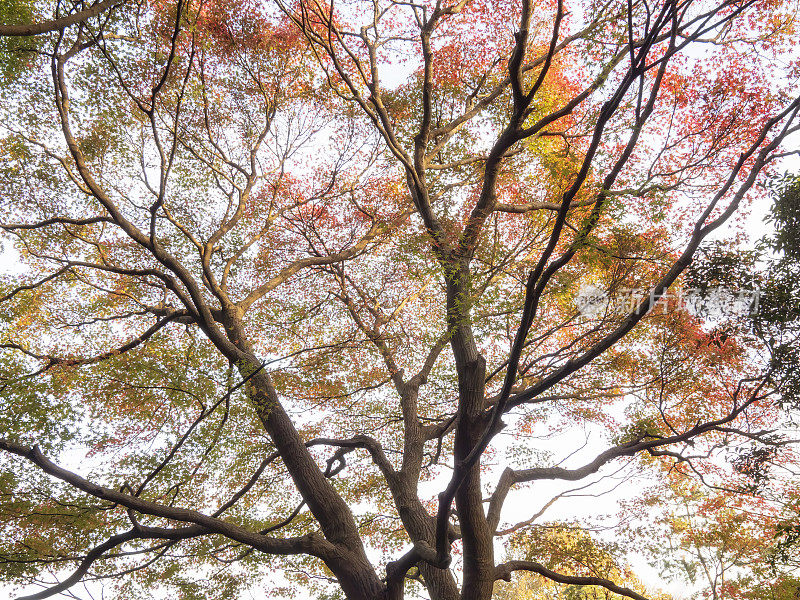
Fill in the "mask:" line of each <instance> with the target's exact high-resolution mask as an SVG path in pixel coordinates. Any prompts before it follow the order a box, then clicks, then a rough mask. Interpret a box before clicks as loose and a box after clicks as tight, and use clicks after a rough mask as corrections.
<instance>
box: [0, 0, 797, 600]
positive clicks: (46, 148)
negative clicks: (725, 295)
mask: <svg viewBox="0 0 800 600" xmlns="http://www.w3.org/2000/svg"><path fill="white" fill-rule="evenodd" d="M101 5H102V6H103V11H102V12H101V13H100V14H98V15H95V14H92V15H90V16H88V17H87V18H83V17H81V18H78V15H84V16H85V13H83V12H82V11H83V10H94V9H98V10H99V9H100V6H101ZM46 6H49V4H46V3H42V7H41V9H39V8H38V5H37V10H36V11H34V12H33V13H32V14H39V15H46V14H50V13H49V12H48V10H49V11H50V12H53V19H54V20H55V21H58V19H60V18H62V17H63V15H62V14H61V13H59V12H57V11H55V12H54V11H53V9H52V8H49V9H48V8H46ZM109 6H110V5H109ZM70 10H72V12H71V13H69V14H74V15H75V18H74V19H73V20H71V21H70V23H69V24H67V26H66V27H61V24H62V23H63V22H59V23H60V24H59V26H58V27H57V28H56V29H55V30H53V31H50V32H49V33H43V34H42V35H40V36H38V37H37V38H36V43H35V44H34V43H31V44H27V43H23V44H17V45H13V46H6V47H5V48H6V52H5V54H4V61H5V63H4V65H3V67H4V68H3V73H4V79H3V88H2V99H1V100H2V105H3V106H4V107H5V108H4V109H3V110H4V115H3V119H2V123H3V126H2V127H3V131H4V137H3V141H2V152H3V158H4V161H3V165H2V175H1V177H2V186H3V194H2V198H3V200H2V217H0V221H1V222H2V228H3V231H4V232H5V234H6V239H9V240H13V247H14V249H15V250H14V251H15V252H16V253H18V255H19V257H20V261H21V265H24V266H21V267H20V268H19V269H17V271H16V272H14V273H10V274H8V275H6V276H5V279H4V281H3V287H2V290H0V301H2V303H3V311H2V315H3V316H2V323H3V324H2V340H0V342H1V343H0V348H2V350H3V354H2V355H1V356H0V361H2V400H0V401H1V402H2V403H3V406H2V411H0V414H1V415H2V416H0V419H2V425H3V427H2V429H3V432H4V433H3V435H2V439H0V449H2V450H3V453H2V454H3V456H2V461H3V463H2V464H3V466H4V471H3V474H2V481H3V486H2V496H0V497H1V498H2V501H1V502H0V523H2V526H3V531H4V534H3V539H4V542H3V545H2V549H0V557H2V561H3V564H4V570H3V573H2V575H3V576H4V577H5V579H6V580H8V581H14V582H23V583H36V584H39V585H42V586H43V589H42V590H41V591H39V592H37V593H34V594H32V595H28V596H26V597H27V598H43V597H47V596H51V595H54V594H57V593H59V592H62V591H64V590H67V589H69V588H70V587H71V586H72V585H74V584H76V583H78V582H79V581H87V580H88V581H93V580H97V579H100V580H111V581H116V582H118V586H119V588H118V594H119V595H120V596H121V597H133V596H134V595H135V594H136V593H140V594H144V595H146V596H148V597H149V592H150V590H151V589H152V588H154V587H158V586H167V587H169V588H172V589H173V590H174V594H175V595H180V597H185V598H194V597H198V598H199V597H203V598H207V597H233V595H234V594H235V593H237V590H239V589H241V588H245V587H250V586H257V585H261V584H265V585H266V582H263V581H262V579H263V577H264V576H265V574H267V573H271V572H273V571H280V572H281V573H283V576H284V577H286V578H287V581H288V582H289V583H287V585H292V586H297V585H306V586H308V587H310V588H312V589H317V588H319V592H318V593H319V594H329V593H330V586H328V585H327V583H329V582H330V583H332V584H333V586H334V587H335V588H338V589H340V590H341V594H343V595H344V596H345V597H347V598H349V599H351V600H356V599H370V600H371V599H375V598H381V599H386V600H389V599H399V598H402V597H404V596H405V595H406V594H414V593H416V594H422V595H423V596H426V597H430V598H432V599H434V600H449V599H454V598H462V599H464V600H487V599H488V598H490V597H491V595H492V590H493V587H494V584H495V582H496V581H498V580H501V579H509V578H510V577H511V575H512V573H514V572H518V571H522V572H529V573H535V574H537V575H538V576H541V577H544V578H545V579H546V580H550V581H552V582H555V583H557V584H566V585H571V586H572V589H578V590H580V589H584V588H585V589H588V590H590V591H591V593H592V594H593V596H589V597H594V595H596V596H597V597H604V595H608V596H609V597H614V595H616V596H622V597H629V598H637V599H641V598H642V597H643V596H642V593H641V592H637V591H634V590H633V589H629V588H627V587H624V585H621V584H620V583H619V582H618V581H614V580H613V579H614V578H617V577H621V576H623V575H624V574H625V573H627V567H625V566H624V565H623V564H622V563H621V561H622V560H623V559H622V558H618V559H615V560H613V561H612V560H611V559H608V560H606V559H605V558H604V559H603V560H606V562H605V563H602V564H606V566H607V567H608V568H602V569H601V568H600V567H599V566H598V567H597V568H594V570H592V569H589V571H590V572H584V571H585V569H584V570H582V569H581V568H579V567H578V566H576V564H575V563H574V561H572V562H571V561H570V560H566V559H563V560H562V558H559V557H557V556H555V555H548V556H542V554H541V552H540V550H541V549H542V548H545V549H547V548H553V543H555V544H556V546H557V545H558V543H557V539H558V536H557V535H556V534H553V536H551V537H547V536H542V535H541V534H540V533H539V534H537V535H538V537H537V535H534V534H535V533H536V532H537V531H538V529H537V528H538V527H539V526H540V524H539V523H538V522H537V519H539V518H540V517H541V514H537V515H534V518H525V519H523V520H521V521H518V522H516V524H514V522H512V521H513V519H515V517H514V516H513V515H511V514H510V511H509V509H508V507H506V506H505V505H506V500H507V498H512V497H513V496H514V495H515V494H518V493H520V492H523V493H525V494H531V495H532V496H531V497H533V498H535V499H537V500H540V502H537V504H538V505H539V506H545V507H547V506H551V505H552V504H553V503H554V502H556V501H560V500H561V499H563V498H566V497H568V496H569V494H570V493H571V492H569V491H568V490H566V491H565V490H561V491H559V490H555V491H553V492H552V494H550V491H551V490H552V489H553V488H550V487H548V485H547V484H548V482H555V483H559V482H560V483H564V484H568V485H576V486H578V487H581V486H590V485H593V484H597V480H598V478H599V481H600V484H599V485H601V486H602V485H604V483H603V482H608V481H612V480H613V479H610V478H613V477H623V479H622V481H621V483H620V484H619V485H620V486H621V487H620V488H617V489H627V490H628V492H627V493H626V496H629V497H631V498H634V497H636V496H637V494H638V492H637V490H638V489H639V488H640V484H637V480H641V479H642V478H644V479H645V480H646V479H647V477H648V473H651V474H652V473H659V472H662V470H665V469H666V470H667V471H672V470H677V471H680V472H682V473H684V472H685V473H686V475H687V476H688V475H692V476H693V477H696V478H698V479H699V480H702V481H703V482H705V483H706V484H708V485H713V486H716V487H725V488H726V489H727V490H728V491H727V492H726V493H728V494H730V495H732V497H736V495H738V494H743V493H751V492H752V490H750V492H748V490H747V488H746V486H742V485H739V483H740V482H741V481H745V480H747V473H743V472H738V471H736V470H735V469H733V470H732V469H723V468H720V464H722V463H721V462H720V461H723V463H724V457H725V456H726V453H730V452H731V451H735V449H736V448H737V447H741V446H742V445H747V444H750V443H761V442H763V443H770V442H772V445H771V446H770V447H774V448H775V452H776V453H777V454H780V456H781V459H782V460H783V461H784V462H787V461H790V460H791V459H792V455H791V449H792V444H791V443H789V442H788V441H786V440H782V441H780V442H775V439H774V437H771V436H773V435H774V433H775V432H774V431H773V430H774V429H775V428H776V427H779V426H781V424H782V422H783V421H782V420H783V419H784V415H785V414H786V413H785V412H784V408H782V407H781V404H780V402H777V401H775V397H776V394H777V392H776V389H775V382H774V378H772V377H771V376H770V375H771V372H770V362H769V360H768V357H765V356H766V355H765V353H766V352H767V350H766V349H765V347H764V344H763V342H762V341H761V340H760V339H759V338H758V337H757V336H756V337H754V336H751V335H746V334H742V335H733V336H728V337H725V338H724V339H723V338H722V337H720V336H719V335H716V334H715V333H714V332H713V331H710V330H709V329H708V327H707V326H706V324H705V323H704V321H703V319H702V318H699V317H697V316H695V315H693V314H692V313H691V312H687V311H685V310H680V306H679V305H680V304H681V302H680V298H679V296H680V295H681V294H682V290H683V289H684V288H683V283H682V279H681V277H682V273H683V271H684V270H685V269H686V268H687V266H688V265H689V264H690V262H691V261H692V257H693V256H694V255H695V253H696V252H697V251H698V249H699V248H700V247H701V245H702V244H703V242H704V240H705V239H707V238H708V237H709V236H710V235H712V234H714V235H717V234H719V232H722V231H724V228H723V225H726V224H727V223H729V222H730V221H732V220H733V219H734V218H735V217H734V216H735V215H737V214H739V213H738V212H737V211H740V209H741V208H743V207H744V206H746V205H747V203H748V202H749V201H750V200H751V199H752V198H754V197H757V196H758V195H759V194H760V193H761V192H760V191H759V188H758V185H757V184H758V183H759V181H761V180H762V179H763V178H764V177H767V176H769V175H770V174H771V173H774V170H775V165H776V161H777V159H779V158H780V157H781V156H784V155H785V154H786V153H787V150H785V149H784V147H783V142H784V140H785V139H786V138H787V136H790V135H791V134H792V133H795V132H796V131H797V130H798V122H797V113H798V110H800V98H798V97H797V93H796V90H795V87H796V78H797V68H798V62H797V60H796V57H795V56H793V55H792V54H791V53H790V49H791V48H792V43H793V39H794V35H795V32H796V30H795V28H796V19H797V11H796V6H795V5H794V4H792V3H785V2H776V1H765V0H762V1H759V2H756V1H754V0H749V1H748V0H735V1H734V0H727V1H714V2H712V1H695V0H682V1H678V0H665V1H661V2H646V1H633V0H631V1H629V2H626V3H618V2H606V3H602V2H594V1H585V2H581V1H577V0H576V1H574V2H567V1H565V0H556V1H548V2H539V3H533V2H531V1H530V0H521V1H520V2H517V1H515V0H509V1H502V2H487V1H486V0H471V1H470V0H457V1H454V2H443V1H439V0H437V1H436V2H429V1H427V0H425V1H422V2H413V1H412V2H405V1H403V2H400V1H396V0H386V1H384V0H375V1H374V2H370V3H351V2H345V1H344V0H340V1H333V2H330V3H319V2H316V1H315V0H297V1H295V2H291V3H288V2H283V1H280V0H279V1H277V2H275V3H257V2H254V1H253V2H250V1H249V0H239V1H237V2H235V3H222V2H217V1H216V0H199V1H195V0H191V1H184V0H178V1H177V2H166V1H164V0H152V1H150V0H142V1H140V2H137V3H130V2H125V3H121V4H119V5H114V6H113V7H111V8H108V10H106V9H105V3H99V4H94V5H92V6H91V7H88V8H87V7H84V5H82V4H75V5H74V7H73V8H71V9H70ZM42 18H44V17H42ZM73 21H74V22H73ZM0 32H1V30H0ZM23 39H27V38H23ZM587 290H594V292H593V293H595V295H597V294H598V292H602V293H601V294H599V295H600V296H601V297H600V300H602V299H603V298H610V299H611V300H612V301H611V302H595V301H591V302H588V303H587V302H583V301H581V293H583V296H586V292H587ZM576 295H578V296H579V297H578V300H579V302H578V305H579V306H580V307H581V308H582V310H581V311H578V310H576V308H575V307H576V303H575V301H576ZM584 299H585V298H584ZM587 309H591V310H587ZM576 431H577V432H581V431H584V432H588V435H590V436H594V438H593V439H595V440H597V436H598V435H599V436H601V439H602V443H603V444H604V446H603V447H602V448H600V449H598V450H597V453H596V454H595V455H594V456H592V457H589V458H585V457H584V456H583V455H582V454H580V452H579V451H580V450H581V446H582V445H583V442H582V439H583V438H581V437H580V433H578V436H579V437H578V438H576ZM509 434H510V435H509ZM559 435H560V436H561V437H558V436H559ZM576 439H577V442H576ZM554 440H555V441H554ZM596 447H597V442H596V441H595V442H594V443H592V444H589V446H588V448H589V449H594V448H596ZM502 452H505V453H506V454H507V457H506V458H505V459H501V457H499V456H498V455H499V454H500V453H502ZM78 457H79V458H78ZM570 457H572V459H571V462H570ZM76 461H80V464H76V465H74V467H73V466H70V468H66V467H65V466H62V465H67V464H68V463H75V462H76ZM564 461H567V462H564ZM575 461H583V462H575ZM500 465H502V466H505V469H504V470H502V472H501V470H500V469H499V466H500ZM565 465H566V466H565ZM620 473H622V475H620ZM498 475H499V478H498V477H497V476H498ZM574 482H578V483H574ZM432 489H436V491H437V492H438V494H437V492H431V491H430V490H432ZM593 489H594V488H593ZM537 490H538V493H537ZM572 493H575V491H574V490H573V492H572ZM548 494H550V496H548ZM504 508H505V509H506V510H505V511H504ZM540 512H541V511H540ZM573 522H577V521H575V520H571V519H561V520H559V519H556V520H555V521H554V522H553V524H552V527H554V528H555V530H559V531H560V530H562V529H564V527H565V524H567V523H573ZM526 531H527V532H531V533H530V535H531V537H530V539H532V540H535V543H536V544H539V545H541V548H537V549H536V551H535V552H532V553H527V554H526V555H525V557H523V558H519V559H513V560H508V561H506V562H499V561H498V559H497V558H496V556H495V540H496V539H501V540H502V539H505V538H504V536H507V535H510V534H512V533H518V534H519V535H523V533H524V532H526ZM565 531H567V530H565ZM562 535H565V536H567V537H569V535H568V534H567V533H563V534H562ZM572 536H573V538H574V539H576V540H579V543H578V544H577V546H576V548H579V549H580V548H583V550H581V551H582V552H583V551H584V550H585V549H586V548H587V547H594V546H592V544H600V542H592V544H589V542H588V541H587V540H588V539H589V538H587V537H586V536H585V535H584V534H581V533H580V532H578V533H574V534H572ZM573 538H570V539H573ZM553 540H556V542H553ZM545 541H547V543H545ZM587 544H589V545H588V546H587ZM597 548H602V549H604V550H603V552H604V553H605V552H610V551H611V550H610V549H611V548H613V545H602V544H600V545H598V546H597ZM548 552H550V551H549V550H548ZM601 562H602V561H601ZM600 564H601V563H597V565H600ZM548 565H549V566H548ZM612 566H613V568H612ZM559 568H560V569H563V570H564V571H563V572H559V571H556V570H554V569H559ZM624 576H625V577H627V576H628V575H624ZM54 578H57V579H58V582H54ZM320 582H322V583H320ZM623 583H624V582H623ZM272 585H273V586H275V585H282V584H281V583H280V582H278V583H277V584H276V583H275V582H272ZM575 586H578V587H577V588H576V587H575ZM581 586H582V587H581ZM587 586H588V587H587ZM581 593H582V592H581ZM325 597H330V596H325Z"/></svg>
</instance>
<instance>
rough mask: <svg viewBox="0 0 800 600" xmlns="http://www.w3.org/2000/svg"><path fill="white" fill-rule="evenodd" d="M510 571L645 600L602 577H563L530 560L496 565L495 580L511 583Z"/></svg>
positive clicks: (635, 599)
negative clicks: (593, 586)
mask: <svg viewBox="0 0 800 600" xmlns="http://www.w3.org/2000/svg"><path fill="white" fill-rule="evenodd" d="M512 571H532V572H533V573H537V574H539V575H541V576H542V577H547V579H551V580H552V581H555V582H557V583H567V584H570V585H596V586H599V587H603V588H606V589H607V590H609V591H611V592H614V593H615V594H619V595H620V596H625V597H627V598H633V600H647V598H646V597H645V596H642V595H641V594H637V593H636V592H634V591H633V590H631V589H628V588H625V587H621V586H619V585H617V584H616V583H614V582H613V581H610V580H608V579H605V578H603V577H592V576H581V575H564V574H563V573H557V572H556V571H551V570H550V569H548V568H547V567H545V566H544V565H542V564H539V563H537V562H535V561H532V560H510V561H508V562H507V563H503V564H502V565H498V566H497V575H496V578H497V579H503V580H505V581H511V572H512Z"/></svg>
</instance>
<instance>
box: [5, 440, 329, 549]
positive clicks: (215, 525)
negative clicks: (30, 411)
mask: <svg viewBox="0 0 800 600" xmlns="http://www.w3.org/2000/svg"><path fill="white" fill-rule="evenodd" d="M0 450H4V451H6V452H9V453H11V454H16V455H17V456H21V457H22V458H25V459H27V460H29V461H30V462H32V463H33V464H35V465H36V466H37V467H39V468H40V469H41V470H42V471H44V472H45V473H47V474H48V475H50V476H52V477H55V478H57V479H60V480H61V481H64V482H66V483H68V484H69V485H71V486H72V487H74V488H77V489H79V490H81V491H83V492H85V493H87V494H89V495H91V496H94V497H96V498H100V499H102V500H107V501H108V502H112V503H114V504H119V505H121V506H124V507H126V508H129V509H131V510H134V511H136V512H139V513H142V514H146V515H151V516H154V517H160V518H164V519H170V520H172V521H180V522H184V523H193V524H195V525H199V526H200V527H202V528H203V530H204V531H206V532H208V533H216V534H219V535H223V536H225V537H227V538H230V539H232V540H235V541H237V542H241V543H242V544H245V545H247V546H252V547H253V548H255V549H256V550H260V551H261V552H264V553H267V554H283V555H287V554H310V555H312V556H316V557H318V558H322V559H323V560H325V559H330V558H332V557H333V556H335V555H336V554H337V550H336V548H335V547H334V546H333V544H331V543H330V542H328V541H327V540H325V539H324V538H323V537H322V536H320V535H319V534H317V533H309V534H306V535H302V536H297V537H292V538H273V537H269V536H266V535H262V534H260V533H256V532H253V531H250V530H249V529H245V528H244V527H240V526H239V525H235V524H233V523H229V522H228V521H223V520H222V519H218V518H215V517H210V516H208V515H205V514H203V513H201V512H198V511H196V510H191V509H188V508H178V507H174V506H165V505H163V504H158V503H156V502H151V501H149V500H144V499H142V498H137V497H136V496H132V495H130V494H126V493H124V492H121V491H118V490H113V489H111V488H107V487H104V486H101V485H97V484H96V483H92V482H91V481H88V480H87V479H84V478H83V477H81V476H80V475H77V474H76V473H73V472H71V471H68V470H66V469H64V468H62V467H59V466H58V465H57V464H55V463H54V462H53V461H51V460H50V459H49V458H47V457H46V456H45V455H44V454H42V452H41V450H39V447H38V446H36V445H34V446H32V447H26V446H22V445H21V444H17V443H15V442H12V441H9V440H6V439H3V438H0Z"/></svg>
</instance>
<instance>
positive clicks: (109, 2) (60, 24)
mask: <svg viewBox="0 0 800 600" xmlns="http://www.w3.org/2000/svg"><path fill="white" fill-rule="evenodd" d="M123 2H125V0H102V2H98V3H97V4H93V5H92V6H90V7H89V8H87V9H85V10H82V11H80V12H76V13H73V14H71V15H67V16H65V17H61V18H58V19H51V20H49V21H41V22H39V23H28V24H25V25H0V37H21V36H27V35H42V34H43V33H50V32H51V31H57V30H60V29H64V28H66V27H69V26H70V25H75V24H77V23H83V22H84V21H86V20H88V19H91V18H92V17H96V16H97V15H99V14H100V13H102V12H103V11H105V10H108V9H110V8H113V7H114V6H117V5H119V4H122V3H123ZM31 597H32V596H31Z"/></svg>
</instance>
